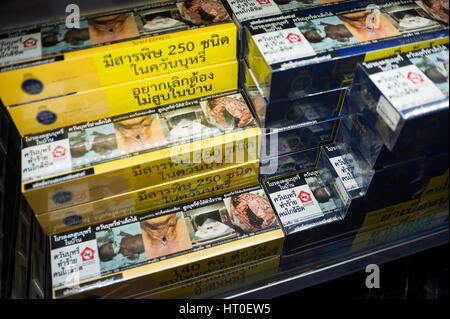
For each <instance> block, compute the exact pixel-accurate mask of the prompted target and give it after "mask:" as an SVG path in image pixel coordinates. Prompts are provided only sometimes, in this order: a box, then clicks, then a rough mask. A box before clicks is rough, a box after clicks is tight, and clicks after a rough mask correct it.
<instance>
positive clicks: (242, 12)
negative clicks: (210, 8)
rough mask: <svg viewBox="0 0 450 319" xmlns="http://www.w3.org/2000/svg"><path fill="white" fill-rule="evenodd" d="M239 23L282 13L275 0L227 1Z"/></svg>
mask: <svg viewBox="0 0 450 319" xmlns="http://www.w3.org/2000/svg"><path fill="white" fill-rule="evenodd" d="M227 2H228V4H229V5H230V7H231V10H232V11H233V13H234V15H235V16H236V18H237V19H238V20H239V21H245V20H249V19H253V18H260V17H265V16H269V15H275V14H279V13H281V10H280V9H279V8H278V6H277V4H276V3H275V1H273V0H227Z"/></svg>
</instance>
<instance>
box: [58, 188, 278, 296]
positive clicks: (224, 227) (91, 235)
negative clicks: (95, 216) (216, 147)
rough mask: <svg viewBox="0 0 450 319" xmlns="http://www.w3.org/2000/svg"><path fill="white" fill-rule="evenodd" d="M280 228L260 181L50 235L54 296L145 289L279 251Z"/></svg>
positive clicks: (143, 291)
mask: <svg viewBox="0 0 450 319" xmlns="http://www.w3.org/2000/svg"><path fill="white" fill-rule="evenodd" d="M283 241H284V235H283V231H282V230H281V229H280V226H279V222H278V220H277V218H276V215H275V213H274V211H273V208H272V206H271V205H270V202H269V201H268V199H267V196H266V195H265V193H264V190H263V189H262V188H261V187H260V186H259V185H255V186H253V187H249V188H244V189H239V190H234V191H232V192H229V193H221V194H219V195H216V196H212V197H209V198H208V199H205V200H197V201H193V202H189V203H187V204H184V205H179V206H174V207H170V208H168V209H167V210H161V211H151V212H146V213H143V214H139V215H133V216H130V217H128V218H127V219H118V220H115V221H114V222H113V223H99V224H95V225H92V226H89V227H85V228H80V229H77V230H76V231H72V232H66V233H59V234H55V235H52V236H51V237H50V260H51V281H52V297H53V298H86V297H107V298H121V297H131V296H142V295H143V294H150V293H151V292H152V291H158V290H161V289H162V288H165V287H171V286H172V285H176V284H178V283H186V284H189V283H192V280H195V279H196V278H201V276H204V275H206V274H208V273H215V272H217V271H219V270H225V269H227V268H230V269H231V267H235V266H238V265H243V264H248V263H250V262H257V261H263V260H266V259H267V258H269V257H272V258H275V257H277V256H280V253H281V251H282V245H283Z"/></svg>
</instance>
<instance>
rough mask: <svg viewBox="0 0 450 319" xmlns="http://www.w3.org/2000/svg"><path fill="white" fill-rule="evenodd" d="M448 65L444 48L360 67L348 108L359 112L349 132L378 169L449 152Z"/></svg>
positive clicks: (408, 54) (396, 57)
mask: <svg viewBox="0 0 450 319" xmlns="http://www.w3.org/2000/svg"><path fill="white" fill-rule="evenodd" d="M448 65H449V51H448V46H443V45H438V46H433V47H430V48H426V49H421V50H417V51H410V52H408V53H405V54H400V55H395V56H392V57H390V58H385V59H379V60H375V61H372V62H366V63H363V64H361V66H360V67H359V68H358V71H357V75H356V77H355V82H354V84H353V85H352V88H351V90H350V92H349V94H348V97H347V99H346V103H345V104H346V105H345V106H344V108H348V109H349V111H348V112H349V113H357V116H355V117H354V118H353V120H352V121H350V123H349V124H348V127H350V130H351V131H352V134H355V135H356V136H360V137H361V143H360V145H361V146H360V148H362V149H363V148H364V149H365V152H366V154H367V157H368V158H369V161H370V163H371V165H372V166H373V167H376V168H379V167H385V166H388V165H391V164H393V163H399V162H401V161H404V160H407V159H410V158H415V157H418V156H421V155H431V154H437V153H441V152H448V144H449V134H448V129H449V127H448V108H449V91H448V85H449V72H448ZM375 139H378V142H377V143H373V140H375ZM370 144H372V145H374V144H381V146H378V147H377V149H376V150H375V149H373V150H369V147H367V146H364V145H370ZM369 153H372V154H369ZM377 153H379V154H377Z"/></svg>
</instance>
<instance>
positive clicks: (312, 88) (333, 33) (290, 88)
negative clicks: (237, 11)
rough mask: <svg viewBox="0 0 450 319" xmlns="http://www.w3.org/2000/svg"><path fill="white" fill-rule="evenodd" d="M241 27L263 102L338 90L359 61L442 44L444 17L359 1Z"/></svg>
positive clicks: (412, 7)
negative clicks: (442, 19) (352, 4)
mask: <svg viewBox="0 0 450 319" xmlns="http://www.w3.org/2000/svg"><path fill="white" fill-rule="evenodd" d="M370 4H371V5H370ZM440 5H441V6H442V4H440ZM441 9H442V10H444V11H445V8H441ZM442 10H441V11H442ZM447 10H448V9H447ZM244 28H245V32H246V33H247V36H246V42H247V44H246V45H247V47H246V54H245V59H246V61H247V63H248V66H249V67H250V69H251V70H252V71H253V73H254V75H255V78H256V80H257V82H258V84H259V86H260V87H261V88H262V90H263V93H264V96H265V98H266V99H267V100H268V101H276V100H278V99H283V98H294V97H297V96H304V95H308V94H314V93H318V92H323V91H327V90H331V89H336V88H339V87H343V86H345V85H348V84H349V83H351V81H352V79H353V76H354V73H355V71H356V67H357V65H358V64H359V63H360V62H368V61H372V60H374V59H379V58H383V57H387V56H390V55H393V54H396V53H401V52H403V53H404V52H408V51H410V50H412V49H418V48H425V47H429V46H431V45H432V44H433V45H437V44H442V43H445V42H448V16H447V20H446V22H443V21H441V19H439V18H437V17H436V16H435V15H434V14H433V12H432V11H431V9H430V8H428V7H427V5H426V4H425V1H413V0H410V1H402V2H401V3H399V2H398V1H384V2H380V3H378V2H375V3H373V1H359V2H358V6H357V7H354V8H351V9H349V8H340V5H339V4H336V5H333V6H326V7H323V10H317V11H316V12H315V13H314V14H303V13H302V12H291V13H286V14H281V15H277V16H271V17H268V18H261V19H256V20H252V21H249V22H248V23H246V24H245V25H244Z"/></svg>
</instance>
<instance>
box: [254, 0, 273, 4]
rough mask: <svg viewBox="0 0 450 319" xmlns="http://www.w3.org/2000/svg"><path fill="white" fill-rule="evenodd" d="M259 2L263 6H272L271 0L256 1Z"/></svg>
mask: <svg viewBox="0 0 450 319" xmlns="http://www.w3.org/2000/svg"><path fill="white" fill-rule="evenodd" d="M256 1H258V3H259V4H261V5H263V4H270V0H256Z"/></svg>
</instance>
